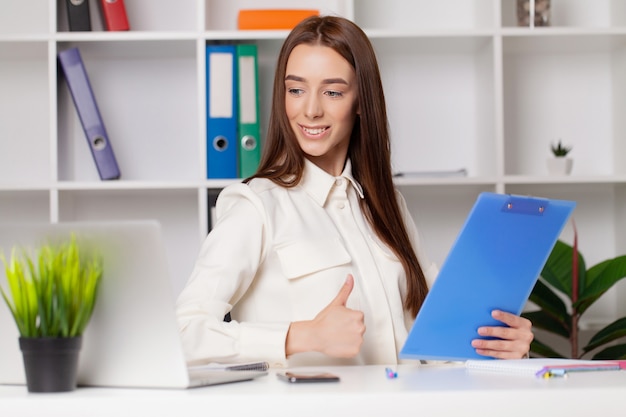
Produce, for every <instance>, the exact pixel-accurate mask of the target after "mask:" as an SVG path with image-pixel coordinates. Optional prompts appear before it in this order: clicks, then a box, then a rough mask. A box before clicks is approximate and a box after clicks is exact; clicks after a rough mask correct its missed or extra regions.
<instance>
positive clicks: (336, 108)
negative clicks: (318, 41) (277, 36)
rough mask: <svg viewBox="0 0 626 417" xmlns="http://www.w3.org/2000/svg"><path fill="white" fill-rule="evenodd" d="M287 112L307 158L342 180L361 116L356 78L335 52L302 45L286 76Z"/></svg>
mask: <svg viewBox="0 0 626 417" xmlns="http://www.w3.org/2000/svg"><path fill="white" fill-rule="evenodd" d="M285 109H286V113H287V118H288V119H289V124H290V125H291V128H292V129H293V131H294V134H295V136H296V139H297V141H298V145H300V148H301V149H302V151H303V152H304V153H305V156H306V157H307V158H308V159H309V160H310V161H311V162H313V163H314V164H316V165H317V166H319V167H320V168H322V169H323V170H325V171H326V172H328V173H329V174H331V175H335V176H336V175H340V174H341V172H342V170H343V166H344V163H345V160H346V155H347V153H348V146H349V144H350V135H351V133H352V128H353V126H354V120H355V118H356V114H357V111H358V107H357V86H356V74H355V72H354V69H353V68H352V66H351V65H350V64H349V63H348V61H346V60H345V59H344V58H343V57H342V56H341V55H339V54H338V53H337V52H335V51H334V50H333V49H332V48H329V47H327V46H321V45H306V44H300V45H298V46H296V47H295V48H294V49H293V50H292V51H291V54H290V56H289V60H288V61H287V68H286V73H285Z"/></svg>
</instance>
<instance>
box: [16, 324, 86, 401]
mask: <svg viewBox="0 0 626 417" xmlns="http://www.w3.org/2000/svg"><path fill="white" fill-rule="evenodd" d="M81 346H82V338H81V337H80V336H77V337H68V338H54V337H40V338H25V337H20V349H21V351H22V357H23V358H24V370H25V372H26V386H27V387H28V392H64V391H73V390H75V389H76V376H77V373H78V356H79V353H80V349H81Z"/></svg>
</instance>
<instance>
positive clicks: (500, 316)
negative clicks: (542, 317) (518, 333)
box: [491, 310, 532, 329]
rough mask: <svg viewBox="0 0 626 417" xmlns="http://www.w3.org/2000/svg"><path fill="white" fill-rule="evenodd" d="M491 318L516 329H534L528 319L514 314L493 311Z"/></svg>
mask: <svg viewBox="0 0 626 417" xmlns="http://www.w3.org/2000/svg"><path fill="white" fill-rule="evenodd" d="M491 317H493V318H494V319H496V320H498V321H501V322H502V323H504V324H506V325H508V326H509V327H512V328H516V329H530V328H531V327H532V322H531V321H530V320H528V319H527V318H524V317H520V316H518V315H515V314H512V313H507V312H505V311H502V310H493V311H492V312H491Z"/></svg>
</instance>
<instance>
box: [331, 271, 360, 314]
mask: <svg viewBox="0 0 626 417" xmlns="http://www.w3.org/2000/svg"><path fill="white" fill-rule="evenodd" d="M353 288H354V277H353V276H352V274H348V277H347V278H346V282H345V283H344V284H343V286H342V287H341V289H340V290H339V293H338V294H337V296H336V297H335V299H334V300H333V301H331V302H330V305H331V306H345V305H346V301H348V297H349V296H350V293H351V292H352V289H353Z"/></svg>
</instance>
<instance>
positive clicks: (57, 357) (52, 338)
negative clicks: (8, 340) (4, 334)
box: [0, 234, 102, 392]
mask: <svg viewBox="0 0 626 417" xmlns="http://www.w3.org/2000/svg"><path fill="white" fill-rule="evenodd" d="M85 247H87V245H86V244H85ZM0 259H1V260H2V262H3V264H4V271H5V274H6V280H7V282H8V290H6V291H5V289H4V288H2V286H0V291H1V293H2V297H3V298H4V301H5V302H6V304H7V305H8V307H9V310H10V311H11V314H12V315H13V318H14V320H15V323H16V325H17V328H18V331H19V334H20V337H19V345H20V349H21V351H22V355H23V359H24V370H25V374H26V384H27V388H28V391H29V392H60V391H71V390H74V389H75V388H76V375H77V370H78V356H79V353H80V349H81V345H82V334H83V331H84V330H85V328H86V326H87V324H88V323H89V320H90V318H91V315H92V312H93V309H94V305H95V302H96V298H97V294H98V287H99V282H100V279H101V277H102V259H101V257H100V256H99V254H98V253H97V251H95V250H91V251H89V250H83V248H82V247H81V245H80V244H79V242H78V241H77V239H76V236H75V235H74V234H72V235H71V236H70V237H69V239H66V240H62V241H60V242H59V243H57V244H50V243H46V244H43V245H41V246H40V247H39V248H36V249H33V248H31V250H28V248H18V247H14V248H13V249H12V251H11V256H10V259H7V258H6V257H5V255H4V254H0Z"/></svg>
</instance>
